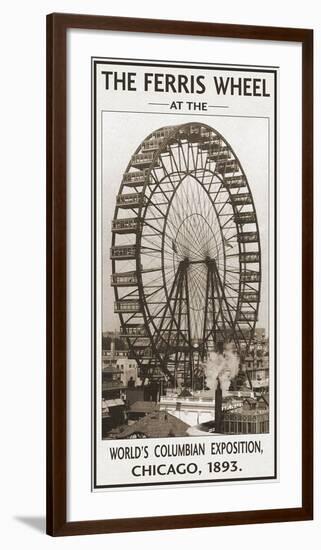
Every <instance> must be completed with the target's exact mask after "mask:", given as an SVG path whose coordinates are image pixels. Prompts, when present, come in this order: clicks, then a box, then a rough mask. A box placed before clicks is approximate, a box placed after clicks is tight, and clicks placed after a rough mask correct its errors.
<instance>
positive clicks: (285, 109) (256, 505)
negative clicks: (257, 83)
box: [67, 30, 302, 521]
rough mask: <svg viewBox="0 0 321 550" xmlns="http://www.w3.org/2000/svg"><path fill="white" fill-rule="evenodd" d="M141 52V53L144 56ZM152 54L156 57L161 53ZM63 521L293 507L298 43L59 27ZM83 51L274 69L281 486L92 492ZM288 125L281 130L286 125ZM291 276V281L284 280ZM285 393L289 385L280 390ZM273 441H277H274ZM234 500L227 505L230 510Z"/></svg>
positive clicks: (297, 415)
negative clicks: (63, 110) (64, 64)
mask: <svg viewBox="0 0 321 550" xmlns="http://www.w3.org/2000/svg"><path fill="white" fill-rule="evenodd" d="M146 52H148V56H147V55H146ZM160 52H161V55H160ZM67 54H68V73H67V80H68V111H67V112H68V115H69V118H68V178H67V180H68V183H67V186H68V190H67V192H68V223H67V228H68V235H67V237H68V243H67V244H68V250H69V251H70V253H69V256H68V334H67V337H68V361H67V369H68V373H67V387H68V390H67V391H68V393H67V403H68V410H67V418H68V422H67V430H68V436H67V443H68V449H67V456H68V460H67V519H68V521H79V520H86V519H87V520H88V519H106V518H117V517H138V516H151V515H170V514H192V513H208V512H225V511H232V510H233V511H236V510H251V509H266V508H283V507H284V508H286V507H294V506H301V479H300V475H298V472H300V471H301V434H300V430H298V429H297V426H300V425H301V400H300V396H301V216H300V215H299V213H300V212H301V204H302V200H301V177H300V175H301V46H300V45H299V44H289V43H286V44H280V43H272V42H263V41H250V40H242V41H241V40H229V39H212V38H206V37H204V38H199V37H193V38H190V37H178V36H164V35H153V36H152V35H148V34H144V33H142V34H137V33H130V36H128V33H118V32H106V31H81V30H72V31H68V36H67ZM91 56H102V57H103V56H106V57H107V56H108V57H125V58H128V57H136V58H140V59H144V58H146V57H148V58H151V59H159V57H162V58H163V59H164V60H168V59H171V58H173V59H174V60H181V61H183V62H184V61H195V62H205V63H215V62H217V63H222V62H223V63H232V64H236V63H239V64H252V65H274V66H277V65H278V66H280V75H281V82H280V111H279V120H280V136H279V150H280V156H279V178H278V182H279V189H278V193H279V197H278V198H279V200H278V204H279V212H282V216H279V220H278V228H279V236H278V241H279V258H278V265H279V276H278V296H279V319H278V327H279V341H278V350H279V357H278V368H279V370H280V382H279V388H280V387H281V395H282V400H281V401H280V400H279V402H280V408H279V415H278V416H279V434H280V439H279V445H278V446H279V448H280V464H279V468H280V482H279V483H262V482H253V483H248V484H246V485H244V484H240V485H234V484H233V485H228V486H226V485H225V486H218V485H216V484H213V485H211V486H204V487H192V488H191V487H188V488H185V491H186V490H189V491H192V493H189V496H190V498H185V495H186V493H182V487H179V488H168V487H162V488H159V487H157V488H152V489H150V490H152V491H153V492H152V493H151V496H152V497H153V508H152V510H151V506H150V499H147V498H146V496H147V495H148V494H149V493H146V490H148V489H147V488H142V489H137V490H135V491H131V492H128V491H127V492H126V498H124V494H123V491H113V492H108V493H92V492H91V490H90V489H91V483H90V482H91V479H90V478H91V467H90V462H91V441H90V439H91V438H90V432H91V421H90V415H89V411H90V410H91V409H90V398H91V392H90V380H91V372H90V371H91V369H90V364H91V330H90V322H91V319H90V317H91V315H90V314H91V300H90V297H91V273H90V269H91V268H90V266H91V231H90V228H91V209H90V204H91V188H90V182H91V158H90V136H91V121H90V114H91V112H90V111H91V102H90V71H91V64H90V58H91ZM289 128H290V131H289ZM289 281H290V283H291V284H290V283H289ZM289 390H291V391H289ZM280 443H281V446H280ZM231 503H233V508H232V507H231Z"/></svg>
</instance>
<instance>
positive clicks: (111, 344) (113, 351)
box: [110, 338, 115, 356]
mask: <svg viewBox="0 0 321 550" xmlns="http://www.w3.org/2000/svg"><path fill="white" fill-rule="evenodd" d="M110 351H111V355H112V356H114V355H115V339H114V338H112V339H111V342H110Z"/></svg>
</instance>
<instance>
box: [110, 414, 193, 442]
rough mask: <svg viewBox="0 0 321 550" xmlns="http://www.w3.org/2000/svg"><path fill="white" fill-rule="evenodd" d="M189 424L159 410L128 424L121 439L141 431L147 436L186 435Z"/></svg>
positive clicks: (120, 435) (120, 436)
mask: <svg viewBox="0 0 321 550" xmlns="http://www.w3.org/2000/svg"><path fill="white" fill-rule="evenodd" d="M188 428H189V425H188V424H186V423H185V422H183V421H182V420H180V419H179V418H176V417H175V416H173V415H172V414H169V413H168V412H166V411H158V412H154V413H151V414H148V415H146V416H144V418H141V419H140V420H138V421H137V422H135V423H134V424H132V425H131V426H128V427H127V428H126V429H125V430H124V431H123V432H122V433H121V434H119V436H118V438H119V439H125V438H129V437H130V436H132V435H134V434H136V433H140V434H143V435H145V437H147V438H155V437H177V436H185V435H186V430H187V429H188Z"/></svg>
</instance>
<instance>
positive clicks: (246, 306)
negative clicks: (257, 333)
mask: <svg viewBox="0 0 321 550" xmlns="http://www.w3.org/2000/svg"><path fill="white" fill-rule="evenodd" d="M110 257H111V260H112V275H111V285H112V286H113V287H114V293H115V312H116V313H118V314H119V317H120V325H121V329H120V330H121V335H122V336H123V337H124V338H126V339H127V342H128V345H129V348H130V350H131V353H132V354H133V356H134V357H135V359H136V360H137V362H138V364H139V366H140V368H141V372H142V373H143V374H142V375H143V378H144V377H145V376H146V377H148V378H149V379H150V380H153V379H154V380H155V379H160V378H163V379H164V378H165V379H166V380H167V381H168V383H169V384H177V383H178V384H182V385H184V386H189V387H193V377H194V376H195V374H196V373H197V372H199V368H200V364H201V363H202V361H204V359H205V358H206V357H207V355H208V353H209V352H211V351H222V349H223V346H224V345H225V344H226V343H228V342H231V344H232V345H233V347H234V349H235V350H236V352H237V353H238V354H240V355H241V352H242V350H243V351H244V350H245V352H246V350H247V349H248V347H249V345H250V342H251V339H252V337H253V333H254V329H255V324H256V321H257V318H258V308H259V302H260V287H261V248H260V238H259V228H258V222H257V215H256V210H255V206H254V202H253V196H252V193H251V190H250V187H249V184H248V180H247V177H246V175H245V173H244V170H243V168H242V166H241V164H240V162H239V160H238V158H237V156H236V154H235V152H234V151H233V149H232V148H231V146H230V145H229V143H228V142H227V141H226V140H225V138H224V137H223V136H222V135H221V134H220V133H219V132H218V131H217V130H215V129H213V128H211V127H210V126H207V125H205V124H202V123H187V124H181V125H178V126H167V127H163V128H160V129H157V130H155V131H154V132H152V133H151V134H150V135H149V136H147V138H146V139H145V140H144V141H143V142H142V143H141V144H140V146H139V147H138V148H137V150H136V151H135V153H134V154H133V155H132V157H131V159H130V162H129V164H128V166H127V169H126V171H125V173H124V174H123V178H122V182H121V184H120V189H119V193H118V195H117V199H116V207H115V214H114V219H113V221H112V246H111V251H110Z"/></svg>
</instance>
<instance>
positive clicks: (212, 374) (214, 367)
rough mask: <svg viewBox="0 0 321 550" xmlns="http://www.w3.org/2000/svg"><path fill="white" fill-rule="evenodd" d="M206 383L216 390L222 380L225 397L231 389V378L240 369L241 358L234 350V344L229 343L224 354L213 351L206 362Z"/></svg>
mask: <svg viewBox="0 0 321 550" xmlns="http://www.w3.org/2000/svg"><path fill="white" fill-rule="evenodd" d="M204 366H205V373H206V384H207V386H208V387H209V388H210V389H211V390H213V393H214V392H215V390H216V388H217V381H218V380H219V381H220V384H221V388H222V394H223V397H224V395H226V393H227V391H228V390H229V387H230V384H231V380H232V379H233V378H234V377H235V376H236V375H237V373H238V371H239V358H238V357H237V355H236V354H235V353H234V351H233V344H227V345H226V346H225V348H224V351H223V354H221V353H215V352H212V353H210V354H209V356H208V359H207V361H206V362H205V363H204Z"/></svg>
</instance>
